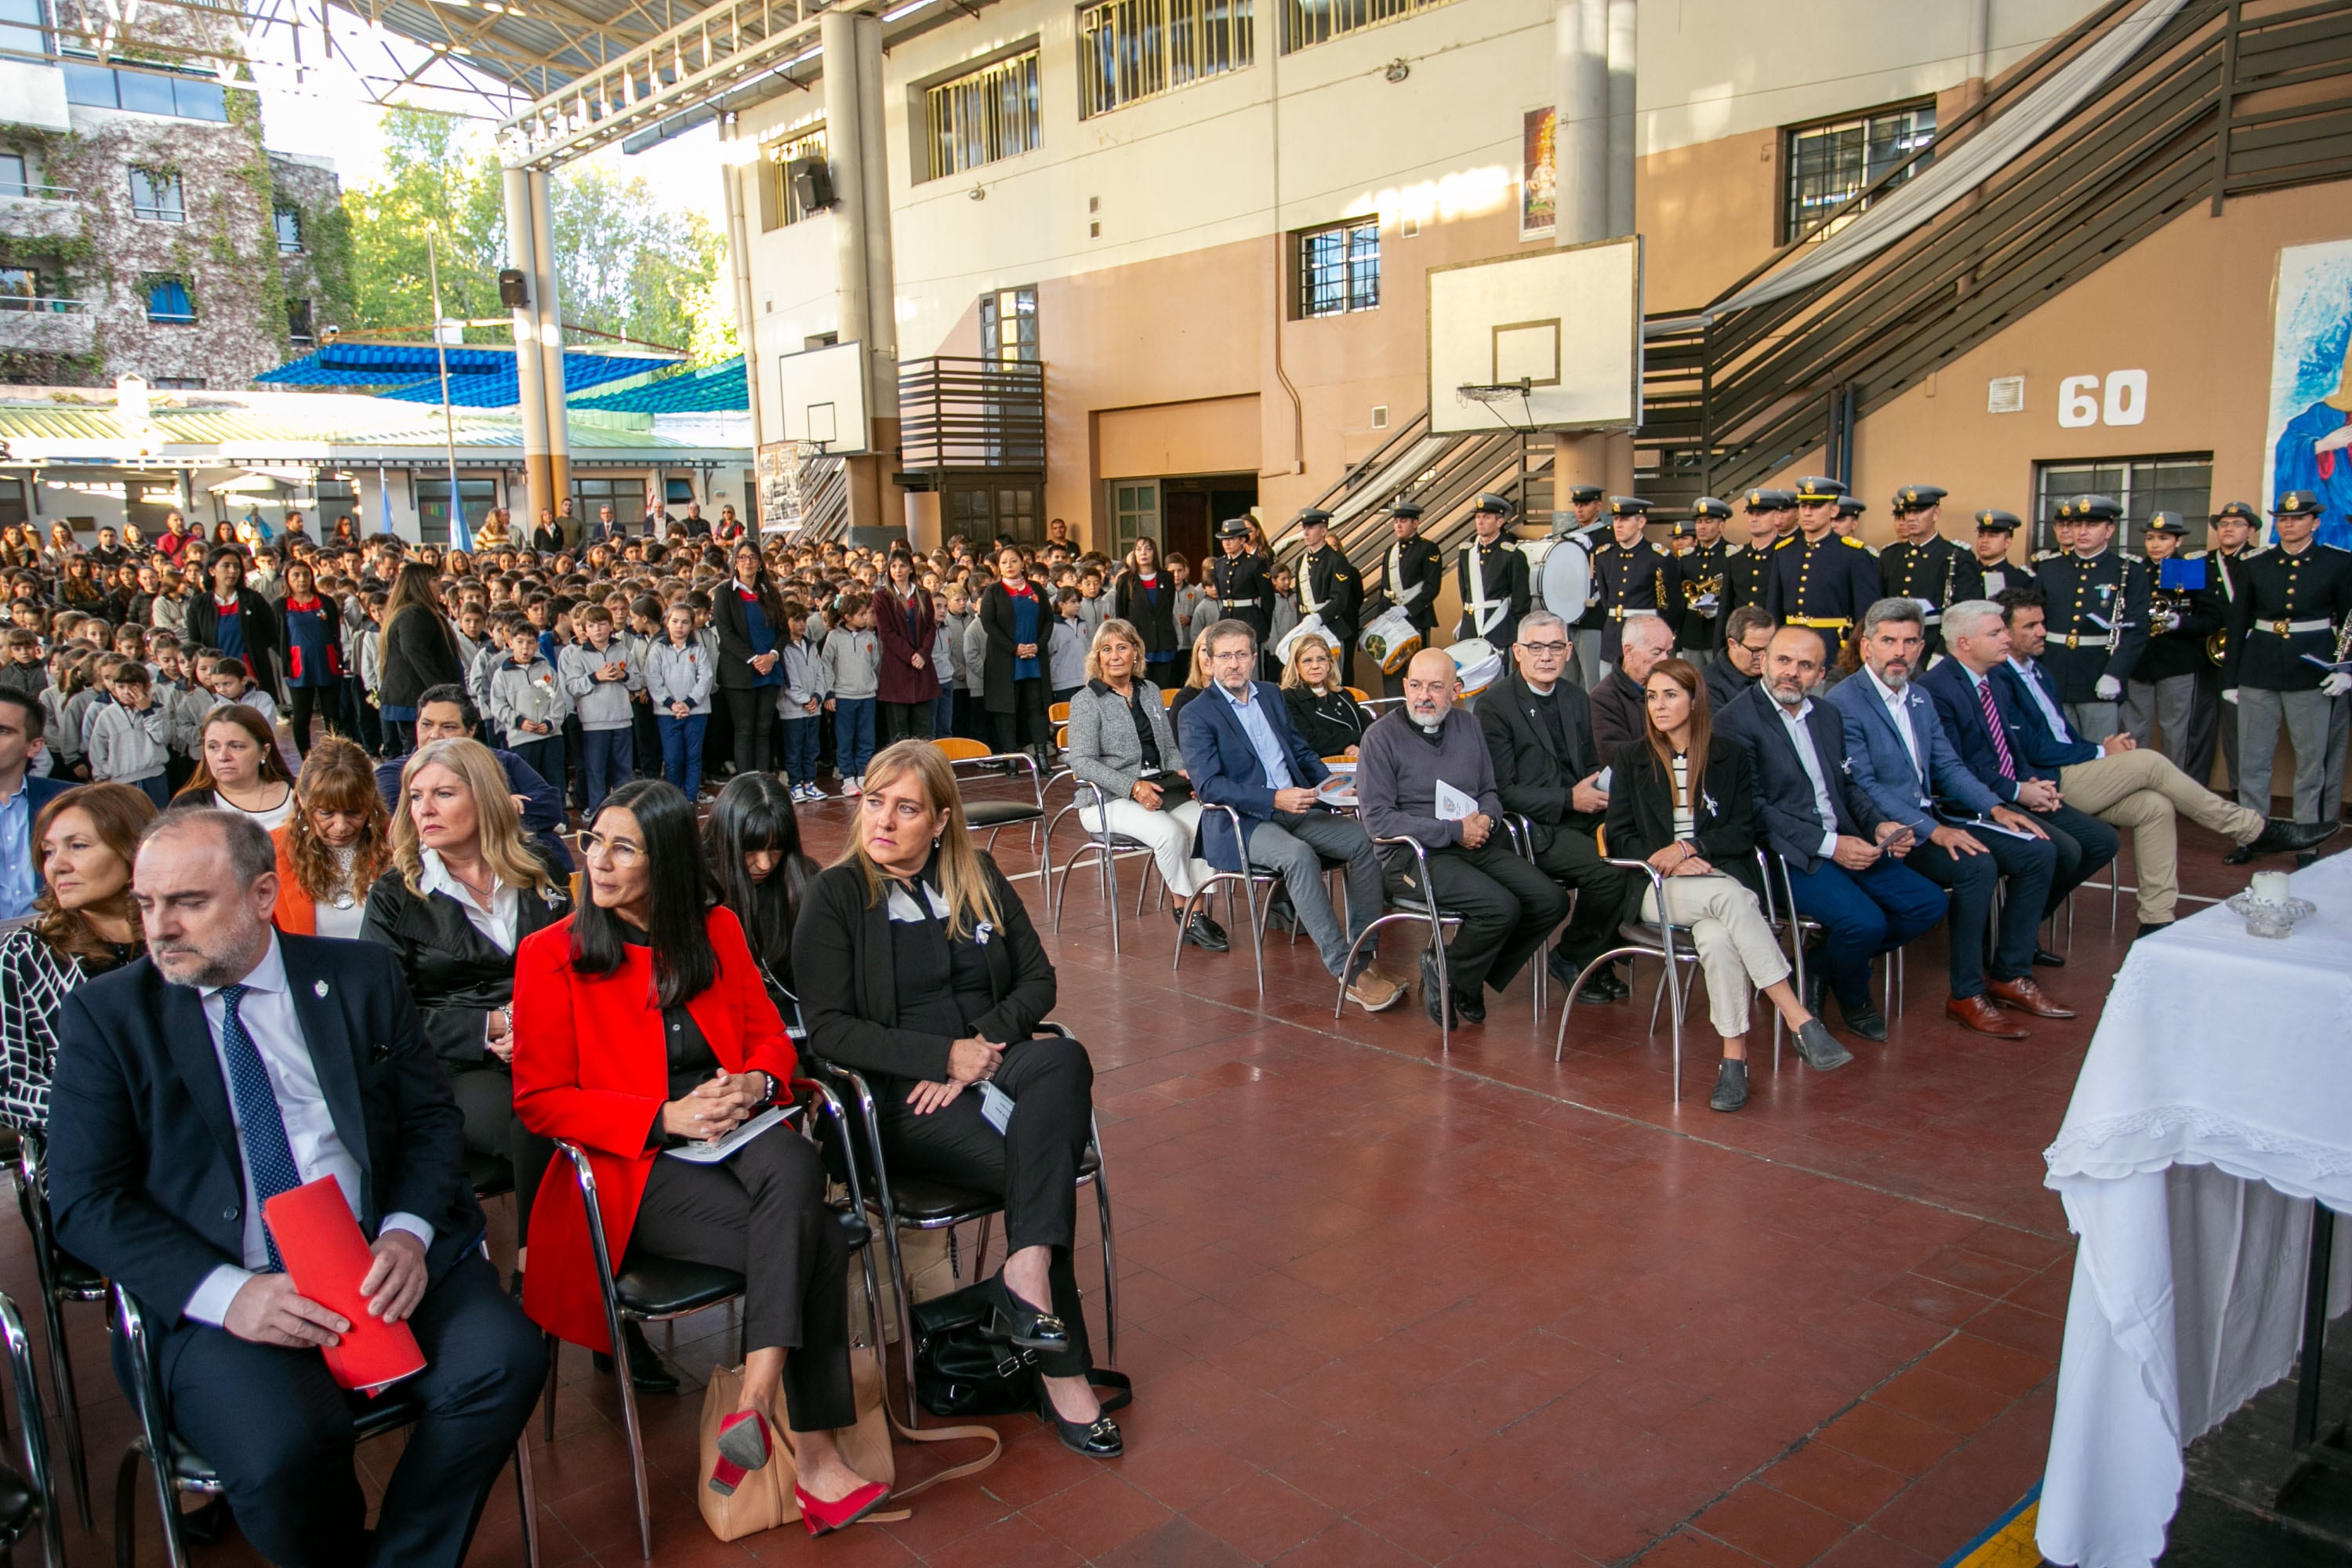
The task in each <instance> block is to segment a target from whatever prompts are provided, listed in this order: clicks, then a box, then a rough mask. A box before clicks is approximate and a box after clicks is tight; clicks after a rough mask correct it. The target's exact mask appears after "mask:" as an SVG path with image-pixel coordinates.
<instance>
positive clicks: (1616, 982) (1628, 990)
mask: <svg viewBox="0 0 2352 1568" xmlns="http://www.w3.org/2000/svg"><path fill="white" fill-rule="evenodd" d="M1592 980H1593V984H1596V985H1606V986H1607V987H1609V1000H1611V1001H1612V1002H1622V1001H1623V1000H1625V998H1626V997H1628V996H1631V995H1632V994H1633V986H1632V985H1631V984H1627V983H1626V982H1625V981H1623V980H1622V979H1620V978H1619V977H1618V974H1617V966H1616V965H1615V964H1613V963H1612V964H1611V965H1610V966H1609V967H1608V968H1606V969H1604V970H1602V971H1601V973H1598V974H1596V975H1594V976H1593V977H1592Z"/></svg>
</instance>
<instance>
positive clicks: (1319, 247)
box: [1297, 217, 1381, 318]
mask: <svg viewBox="0 0 2352 1568" xmlns="http://www.w3.org/2000/svg"><path fill="white" fill-rule="evenodd" d="M1297 241H1298V314H1299V315H1300V316H1301V317H1302V318H1304V317H1307V316H1337V315H1342V314H1344V313H1346V312H1347V311H1349V310H1371V309H1372V308H1373V307H1375V306H1376V305H1378V304H1379V303H1380V302H1381V220H1380V219H1378V218H1376V217H1374V218H1350V219H1349V221H1347V222H1346V223H1341V224H1333V225H1332V226H1330V227H1328V228H1314V229H1308V230H1307V231H1306V232H1305V233H1303V234H1301V235H1299V236H1297Z"/></svg>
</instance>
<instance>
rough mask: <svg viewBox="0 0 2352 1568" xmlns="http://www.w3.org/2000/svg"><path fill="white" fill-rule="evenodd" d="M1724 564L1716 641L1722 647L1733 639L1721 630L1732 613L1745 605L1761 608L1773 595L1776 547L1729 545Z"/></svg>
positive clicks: (1766, 543) (1769, 545)
mask: <svg viewBox="0 0 2352 1568" xmlns="http://www.w3.org/2000/svg"><path fill="white" fill-rule="evenodd" d="M1724 548H1725V550H1726V552H1727V554H1726V556H1725V559H1724V563H1723V610H1722V613H1721V614H1720V615H1719V616H1717V618H1716V626H1717V628H1718V629H1717V632H1716V637H1715V640H1716V642H1717V645H1718V646H1719V645H1721V644H1723V643H1725V642H1727V641H1728V640H1729V633H1728V631H1727V630H1725V629H1721V628H1723V627H1724V624H1725V623H1726V622H1727V621H1729V620H1730V619H1731V612H1732V611H1734V610H1736V609H1738V608H1739V607H1740V606H1742V605H1761V604H1763V603H1764V602H1765V600H1766V599H1768V598H1769V597H1770V595H1771V588H1772V546H1771V544H1770V542H1762V543H1751V544H1746V545H1739V544H1731V545H1726V546H1725V547H1724Z"/></svg>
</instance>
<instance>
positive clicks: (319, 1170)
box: [184, 851, 433, 1328]
mask: <svg viewBox="0 0 2352 1568" xmlns="http://www.w3.org/2000/svg"><path fill="white" fill-rule="evenodd" d="M428 853H429V851H428ZM239 984H242V985H243V986H244V987H245V997H244V1000H243V1001H242V1002H240V1003H239V1004H238V1005H237V1010H236V1016H237V1018H238V1020H239V1021H240V1022H241V1023H243V1024H244V1026H245V1033H246V1037H247V1039H249V1040H251V1041H252V1042H253V1048H254V1049H255V1050H256V1051H257V1052H258V1053H259V1054H260V1057H261V1065H262V1067H263V1068H265V1069H266V1070H267V1071H268V1074H269V1087H270V1088H271V1089H274V1090H275V1091H276V1092H277V1095H278V1115H280V1116H281V1117H283V1118H285V1121H286V1142H288V1144H289V1145H290V1146H291V1147H292V1149H293V1151H294V1169H295V1172H296V1173H297V1174H299V1176H300V1177H301V1178H302V1180H303V1182H304V1183H306V1184H307V1183H310V1182H315V1181H317V1180H318V1179H319V1178H320V1177H321V1176H332V1177H334V1178H335V1182H336V1184H337V1185H339V1186H341V1188H342V1189H343V1198H344V1201H345V1202H347V1203H349V1204H350V1205H352V1214H354V1215H357V1214H360V1213H362V1194H361V1192H360V1163H359V1161H358V1159H357V1158H355V1157H354V1156H353V1155H352V1152H351V1150H350V1149H349V1148H348V1147H346V1146H345V1144H344V1142H343V1138H342V1134H341V1132H339V1131H336V1128H335V1118H334V1115H333V1113H332V1112H331V1110H329V1109H328V1106H327V1096H326V1091H325V1090H324V1089H321V1088H320V1085H319V1068H318V1064H317V1063H316V1062H315V1061H314V1060H313V1059H312V1058H311V1054H310V1044H309V1042H308V1041H306V1040H305V1039H304V1038H303V1037H302V1026H301V1024H300V1022H299V1020H298V1019H297V1018H296V1016H295V1014H294V999H293V997H292V996H290V995H289V994H288V992H287V987H286V955H285V954H284V953H283V952H280V951H279V949H278V934H277V932H275V931H272V932H271V933H270V936H269V951H268V952H266V953H264V954H263V955H262V959H261V962H260V963H257V964H255V965H254V966H253V972H252V973H249V974H247V976H246V977H245V978H244V980H242V981H241V982H239ZM198 994H200V995H202V996H203V998H204V1008H205V1026H206V1027H207V1028H209V1029H210V1030H211V1031H212V1037H213V1055H214V1057H215V1058H217V1059H218V1061H219V1062H220V1068H221V1086H222V1088H223V1089H227V1087H228V1082H229V1077H228V1055H227V1053H226V1050H225V1049H224V1048H223V1047H222V1045H221V1024H222V1022H223V1020H224V1019H225V1018H226V1016H227V1014H228V1004H227V1003H226V1002H224V1001H223V1000H221V994H220V987H218V986H205V987H202V988H200V990H199V993H198ZM228 1114H229V1120H230V1121H236V1123H237V1139H238V1147H239V1148H240V1149H242V1148H243V1147H244V1138H245V1126H244V1123H243V1121H241V1120H240V1119H239V1118H238V1116H237V1110H236V1094H235V1093H234V1092H231V1093H230V1094H229V1097H228ZM243 1175H244V1183H245V1267H244V1268H236V1266H234V1265H232V1264H227V1263H224V1264H222V1265H221V1266H220V1267H219V1268H215V1269H214V1270H213V1271H212V1272H211V1273H210V1274H207V1275H205V1281H204V1283H203V1284H201V1285H199V1286H197V1287H196V1289H195V1294H194V1295H192V1296H190V1297H189V1298H188V1304H187V1306H186V1308H185V1309H184V1310H185V1312H186V1315H187V1316H189V1317H191V1318H194V1319H195V1320H196V1321H198V1322H200V1323H210V1324H212V1325H213V1326H214V1327H215V1328H217V1327H219V1326H220V1324H221V1323H222V1322H223V1321H225V1320H226V1318H227V1316H228V1308H229V1303H230V1302H231V1301H233V1300H236V1293H237V1292H238V1291H239V1290H242V1289H245V1282H246V1281H247V1280H248V1279H252V1278H253V1277H254V1276H255V1275H256V1274H258V1273H260V1272H262V1271H263V1270H265V1269H267V1268H268V1267H269V1243H268V1238H267V1237H265V1236H264V1235H263V1233H262V1220H261V1198H260V1195H259V1194H258V1193H257V1191H256V1189H255V1187H254V1184H253V1173H252V1172H251V1171H250V1170H247V1171H246V1172H244V1173H243ZM379 1229H380V1230H404V1231H407V1232H409V1233H410V1234H411V1235H413V1236H415V1237H416V1238H417V1239H418V1240H419V1241H422V1242H423V1243H424V1244H425V1246H426V1247H431V1246H432V1245H433V1226H431V1225H430V1224H428V1223H427V1222H425V1220H422V1219H419V1218H418V1217H417V1216H416V1215H413V1214H388V1215H384V1216H383V1225H382V1226H380V1227H379Z"/></svg>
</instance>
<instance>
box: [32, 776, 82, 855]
mask: <svg viewBox="0 0 2352 1568" xmlns="http://www.w3.org/2000/svg"><path fill="white" fill-rule="evenodd" d="M76 782H77V781H75V780H73V779H59V778H46V777H43V776H42V775H40V774H38V773H26V775H25V811H26V816H25V822H26V826H27V828H29V827H30V826H31V825H32V824H34V823H36V822H38V821H40V820H41V808H42V807H43V806H45V805H48V804H49V802H51V801H53V800H55V799H57V798H58V796H59V795H63V794H65V793H66V791H68V790H69V789H71V788H73V787H74V785H75V783H76ZM37 852H38V851H37V850H36V853H37Z"/></svg>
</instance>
